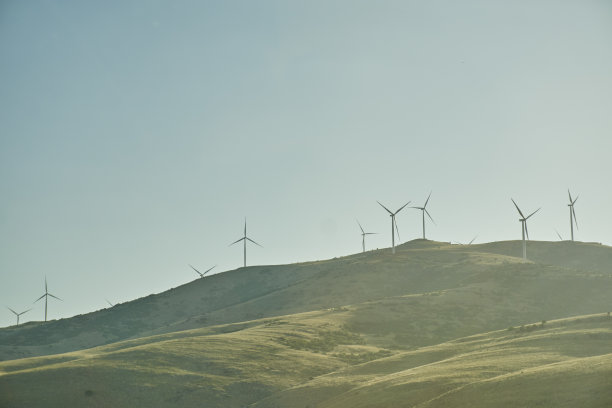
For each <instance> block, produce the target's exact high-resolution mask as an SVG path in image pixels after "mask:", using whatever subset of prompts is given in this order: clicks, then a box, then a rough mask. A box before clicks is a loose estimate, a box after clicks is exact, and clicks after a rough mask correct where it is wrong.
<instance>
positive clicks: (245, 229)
mask: <svg viewBox="0 0 612 408" xmlns="http://www.w3.org/2000/svg"><path fill="white" fill-rule="evenodd" d="M246 227H247V224H246V218H245V219H244V236H243V237H242V238H240V239H237V240H236V241H234V242H232V243H231V244H229V246H232V245H234V244H237V243H238V242H240V241H244V266H245V267H246V243H247V241H250V242H252V243H254V244H255V245H257V246H260V247H262V248H263V246H261V245H259V244H258V243H257V242H255V241H253V240H252V239H251V238H249V237H247V228H246Z"/></svg>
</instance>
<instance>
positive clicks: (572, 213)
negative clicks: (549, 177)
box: [567, 189, 580, 241]
mask: <svg viewBox="0 0 612 408" xmlns="http://www.w3.org/2000/svg"><path fill="white" fill-rule="evenodd" d="M567 195H568V196H569V202H570V203H569V204H568V205H567V206H568V207H569V210H570V230H571V231H572V241H573V240H574V223H576V229H578V220H576V211H574V204H576V201H578V197H580V196H576V199H574V200H572V194H571V193H570V191H569V189H568V190H567Z"/></svg>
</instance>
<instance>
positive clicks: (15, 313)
mask: <svg viewBox="0 0 612 408" xmlns="http://www.w3.org/2000/svg"><path fill="white" fill-rule="evenodd" d="M6 308H7V309H8V310H10V311H11V312H13V314H14V315H15V316H17V326H19V316H21V315H22V314H24V313H27V312H29V311H30V310H32V309H28V310H25V311H23V312H21V313H17V312H16V311H14V310H13V309H11V308H10V307H8V306H7V307H6Z"/></svg>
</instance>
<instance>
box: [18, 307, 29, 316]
mask: <svg viewBox="0 0 612 408" xmlns="http://www.w3.org/2000/svg"><path fill="white" fill-rule="evenodd" d="M30 310H32V309H28V310H24V311H23V312H21V313H19V315H20V316H21V315H22V314H24V313H28V312H29V311H30Z"/></svg>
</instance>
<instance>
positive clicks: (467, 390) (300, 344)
mask: <svg viewBox="0 0 612 408" xmlns="http://www.w3.org/2000/svg"><path fill="white" fill-rule="evenodd" d="M520 254H521V247H520V242H518V241H508V242H497V243H490V244H482V245H470V246H466V245H450V244H447V243H440V242H433V241H425V240H415V241H411V242H409V243H406V244H404V245H402V246H400V247H399V248H398V251H397V254H396V255H395V256H393V255H391V253H390V251H389V250H379V251H371V252H368V253H365V254H357V255H352V256H348V257H344V258H338V259H333V260H328V261H320V262H311V263H303V264H293V265H281V266H259V267H249V268H241V269H238V270H235V271H230V272H227V273H223V274H219V275H214V276H211V277H208V278H204V279H198V280H196V281H194V282H191V283H189V284H186V285H183V286H181V287H178V288H174V289H172V290H169V291H167V292H164V293H161V294H158V295H151V296H149V297H146V298H143V299H138V300H136V301H133V302H128V303H125V304H121V305H116V306H115V307H113V308H110V309H105V310H102V311H98V312H95V313H91V314H88V315H83V316H77V317H74V318H71V319H62V320H59V321H53V322H48V323H47V324H42V323H29V324H25V325H23V326H19V327H11V328H6V329H2V330H0V357H2V359H4V360H7V361H4V362H2V363H0V406H1V407H4V406H6V407H13V406H14V407H35V406H49V407H53V406H117V407H121V406H125V407H131V406H138V405H142V406H151V407H167V406H181V407H190V406H194V407H195V406H202V405H205V406H209V407H215V406H219V407H242V406H256V407H300V406H303V407H306V406H310V407H314V406H317V407H359V406H363V407H366V406H367V407H374V406H380V407H382V406H420V407H442V406H521V405H523V406H563V405H562V402H563V401H570V403H569V405H567V406H577V405H582V406H611V405H612V395H611V391H608V390H612V387H611V386H612V357H611V355H612V341H610V340H612V320H610V318H609V317H608V315H607V314H606V312H607V311H608V310H611V309H612V296H611V295H612V248H610V247H606V246H602V245H599V244H585V243H571V242H555V243H550V242H529V246H528V254H529V256H530V259H532V261H531V262H527V263H523V262H522V260H521V259H519V258H517V257H515V256H514V255H520ZM577 316H579V317H577ZM543 321H545V323H542V322H543ZM58 353H62V354H58ZM20 357H29V358H20ZM517 390H527V391H528V392H526V393H524V392H517ZM517 394H521V395H520V398H519V395H517ZM523 394H524V395H523ZM572 401H574V402H573V403H571V402H572ZM563 403H565V402H563ZM479 404H480V405H479ZM598 404H599V405H598Z"/></svg>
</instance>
